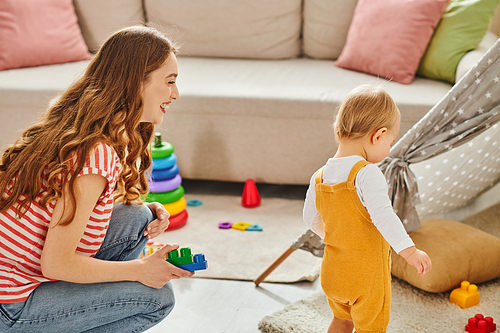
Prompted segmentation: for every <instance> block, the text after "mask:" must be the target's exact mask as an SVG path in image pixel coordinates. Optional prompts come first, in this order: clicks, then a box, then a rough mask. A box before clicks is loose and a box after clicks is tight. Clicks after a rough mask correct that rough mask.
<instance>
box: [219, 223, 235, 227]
mask: <svg viewBox="0 0 500 333" xmlns="http://www.w3.org/2000/svg"><path fill="white" fill-rule="evenodd" d="M232 225H233V224H232V223H231V222H221V223H219V229H231V226H232Z"/></svg>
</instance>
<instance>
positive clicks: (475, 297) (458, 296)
mask: <svg viewBox="0 0 500 333" xmlns="http://www.w3.org/2000/svg"><path fill="white" fill-rule="evenodd" d="M479 299H480V293H479V291H477V286H476V285H475V284H470V283H469V281H462V283H461V284H460V288H457V289H454V290H453V291H452V292H451V294H450V302H451V303H455V304H457V305H458V306H459V307H461V308H462V309H467V308H470V307H472V306H475V305H478V304H479Z"/></svg>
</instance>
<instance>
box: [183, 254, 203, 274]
mask: <svg viewBox="0 0 500 333" xmlns="http://www.w3.org/2000/svg"><path fill="white" fill-rule="evenodd" d="M177 267H179V268H182V269H185V270H186V271H190V272H192V271H200V270H204V269H207V268H208V262H207V261H206V260H205V255H204V254H203V253H197V254H195V255H194V258H193V263H192V264H187V265H177Z"/></svg>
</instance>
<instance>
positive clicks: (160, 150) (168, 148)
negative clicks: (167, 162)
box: [151, 141, 174, 158]
mask: <svg viewBox="0 0 500 333" xmlns="http://www.w3.org/2000/svg"><path fill="white" fill-rule="evenodd" d="M173 152H174V146H173V145H172V144H171V143H170V142H167V141H162V142H161V146H160V147H156V146H154V145H151V155H152V157H153V158H165V157H169V156H170V155H172V153H173Z"/></svg>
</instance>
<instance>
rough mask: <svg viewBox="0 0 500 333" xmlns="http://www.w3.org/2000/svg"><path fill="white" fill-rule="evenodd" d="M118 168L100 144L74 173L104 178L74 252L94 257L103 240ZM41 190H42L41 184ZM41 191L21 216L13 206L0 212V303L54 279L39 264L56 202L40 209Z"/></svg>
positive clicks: (115, 158) (108, 150)
mask: <svg viewBox="0 0 500 333" xmlns="http://www.w3.org/2000/svg"><path fill="white" fill-rule="evenodd" d="M120 168H121V164H120V159H119V158H118V155H117V154H116V152H115V150H114V149H113V148H112V147H111V146H109V145H106V144H102V143H101V144H99V145H98V146H97V147H96V148H95V149H94V150H93V151H91V153H90V154H89V156H87V158H86V161H85V165H84V167H83V169H82V171H81V172H80V173H79V175H78V176H82V175H88V174H94V175H101V176H103V177H104V178H106V180H107V181H108V186H107V187H106V189H105V190H104V191H103V194H102V195H101V196H100V197H99V199H98V201H97V203H96V205H95V207H94V210H93V211H92V213H91V215H90V218H89V221H88V223H87V227H86V228H85V232H84V234H83V236H82V238H81V239H80V243H79V244H78V247H77V249H76V253H80V254H82V255H85V256H89V257H91V256H94V255H95V254H96V253H97V251H98V250H99V248H100V246H101V244H102V242H103V241H104V236H105V235H106V231H107V229H108V224H109V219H110V217H111V212H112V210H113V192H114V189H115V184H116V179H117V177H118V173H119V171H120ZM42 189H46V186H45V185H44V184H43V183H42ZM6 192H7V191H6ZM7 194H8V192H7ZM43 194H44V193H43V192H42V193H41V194H40V195H39V196H38V197H37V198H36V199H35V200H34V201H33V202H32V203H31V206H30V208H29V210H28V211H27V212H26V214H25V215H24V216H23V217H22V218H21V219H17V218H16V209H15V208H13V207H11V208H9V209H8V210H7V211H5V212H3V213H0V303H15V302H21V301H24V300H26V299H27V298H28V296H29V295H30V293H31V292H32V291H33V290H34V289H35V288H36V287H37V286H38V285H39V284H40V283H42V282H47V281H54V280H50V279H47V278H45V277H44V276H43V275H42V271H41V267H40V258H41V255H42V250H43V246H44V243H45V237H46V235H47V229H48V226H49V223H50V220H51V218H52V213H53V211H54V207H55V205H56V203H55V202H53V203H51V204H49V205H48V206H47V209H43V208H42V207H41V206H40V205H39V201H40V198H41V197H42V196H43Z"/></svg>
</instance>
